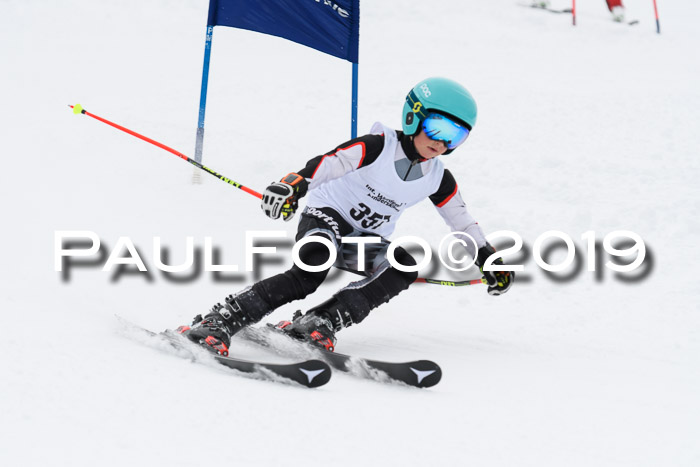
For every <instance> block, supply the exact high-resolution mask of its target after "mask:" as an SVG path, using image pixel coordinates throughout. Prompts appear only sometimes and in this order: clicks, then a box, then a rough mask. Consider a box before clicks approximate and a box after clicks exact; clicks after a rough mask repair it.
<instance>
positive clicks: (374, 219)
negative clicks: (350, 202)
mask: <svg viewBox="0 0 700 467" xmlns="http://www.w3.org/2000/svg"><path fill="white" fill-rule="evenodd" d="M350 215H351V216H352V218H353V219H355V220H356V221H358V222H359V223H360V225H361V226H362V228H364V229H376V228H378V227H379V226H381V225H382V224H384V223H385V222H389V221H390V220H391V216H389V215H386V214H379V213H376V212H372V209H371V208H370V207H369V206H367V205H366V204H365V203H360V204H359V206H358V207H357V208H352V209H351V210H350Z"/></svg>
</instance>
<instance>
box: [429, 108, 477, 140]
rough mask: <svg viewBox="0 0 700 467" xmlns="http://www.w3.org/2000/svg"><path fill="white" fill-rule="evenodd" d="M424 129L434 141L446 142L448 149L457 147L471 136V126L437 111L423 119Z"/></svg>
mask: <svg viewBox="0 0 700 467" xmlns="http://www.w3.org/2000/svg"><path fill="white" fill-rule="evenodd" d="M423 131H424V132H425V135H426V136H427V137H428V138H430V139H432V140H433V141H442V142H444V143H445V144H446V145H447V149H454V148H456V147H457V146H459V145H460V144H462V143H463V142H464V140H466V139H467V136H469V128H467V127H466V126H464V125H461V124H459V123H457V122H455V121H454V120H451V119H450V118H449V117H446V116H444V115H442V114H439V113H435V112H430V113H428V116H427V117H425V118H424V119H423Z"/></svg>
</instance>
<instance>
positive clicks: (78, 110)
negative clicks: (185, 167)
mask: <svg viewBox="0 0 700 467" xmlns="http://www.w3.org/2000/svg"><path fill="white" fill-rule="evenodd" d="M68 107H70V108H71V109H73V113H74V114H76V115H77V114H83V115H87V116H88V117H92V118H94V119H95V120H99V121H101V122H102V123H106V124H107V125H109V126H112V127H114V128H116V129H118V130H121V131H123V132H124V133H128V134H130V135H131V136H135V137H137V138H139V139H142V140H144V141H146V142H147V143H151V144H152V145H154V146H158V147H159V148H161V149H165V150H166V151H168V152H169V153H172V154H175V155H176V156H177V157H179V158H181V159H184V160H186V161H187V162H189V163H190V164H192V165H194V166H195V167H197V168H199V169H202V170H204V171H205V172H207V173H210V174H212V175H213V176H215V177H216V178H218V179H219V180H221V181H224V182H226V183H228V184H229V185H232V186H235V187H236V188H240V189H241V190H243V191H245V192H246V193H248V194H250V195H253V196H255V197H256V198H262V195H261V194H260V193H258V192H257V191H255V190H251V189H250V188H248V187H247V186H243V185H241V184H240V183H238V182H234V181H233V180H231V179H230V178H228V177H224V176H223V175H221V174H219V173H216V172H214V171H213V170H212V169H210V168H209V167H206V166H204V165H202V164H200V163H199V162H197V161H196V160H194V159H190V158H189V157H187V156H186V155H184V154H183V153H181V152H179V151H176V150H174V149H173V148H170V147H168V146H166V145H164V144H162V143H159V142H158V141H155V140H152V139H151V138H148V137H146V136H143V135H140V134H138V133H136V132H135V131H132V130H129V129H128V128H124V127H123V126H121V125H117V124H116V123H113V122H110V121H109V120H106V119H104V118H102V117H98V116H97V115H95V114H91V113H90V112H88V111H87V110H85V109H83V108H82V106H81V105H80V104H75V105H74V106H73V105H69V106H68Z"/></svg>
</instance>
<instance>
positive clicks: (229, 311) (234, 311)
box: [175, 295, 248, 357]
mask: <svg viewBox="0 0 700 467" xmlns="http://www.w3.org/2000/svg"><path fill="white" fill-rule="evenodd" d="M224 303H225V305H222V304H221V303H217V304H216V305H214V306H213V307H212V309H211V311H210V312H209V313H207V314H206V315H205V316H204V317H202V315H197V316H195V317H194V320H193V321H192V326H180V327H179V328H177V329H176V330H175V331H176V332H177V333H179V334H182V335H183V336H185V337H187V338H188V339H189V340H191V341H192V342H194V343H196V344H199V345H201V346H203V347H204V348H206V349H207V350H210V351H211V352H214V353H217V354H219V355H223V356H224V357H227V356H228V348H229V346H230V345H231V337H232V336H233V335H234V334H236V333H237V332H238V331H240V330H241V329H243V328H244V327H245V326H247V324H248V323H247V319H246V316H245V314H244V313H243V312H242V311H241V307H240V305H239V304H238V303H237V302H236V297H235V296H234V295H229V296H228V297H227V298H226V300H224Z"/></svg>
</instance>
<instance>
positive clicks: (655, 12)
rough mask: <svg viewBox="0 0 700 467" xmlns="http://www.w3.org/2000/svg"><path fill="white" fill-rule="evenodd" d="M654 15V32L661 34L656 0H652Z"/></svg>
mask: <svg viewBox="0 0 700 467" xmlns="http://www.w3.org/2000/svg"><path fill="white" fill-rule="evenodd" d="M654 16H655V17H656V33H657V34H661V25H660V24H659V9H658V8H656V0H654Z"/></svg>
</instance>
